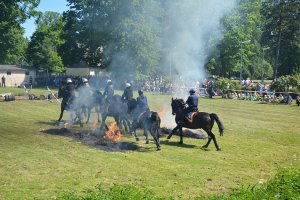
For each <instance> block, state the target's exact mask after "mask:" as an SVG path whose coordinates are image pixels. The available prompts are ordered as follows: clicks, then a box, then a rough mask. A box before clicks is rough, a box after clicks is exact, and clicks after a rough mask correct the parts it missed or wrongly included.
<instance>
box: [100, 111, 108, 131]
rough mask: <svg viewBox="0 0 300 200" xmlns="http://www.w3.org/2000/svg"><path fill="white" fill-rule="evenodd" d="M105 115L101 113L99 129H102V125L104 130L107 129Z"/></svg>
mask: <svg viewBox="0 0 300 200" xmlns="http://www.w3.org/2000/svg"><path fill="white" fill-rule="evenodd" d="M106 117H107V116H106V115H105V114H102V123H101V126H100V129H102V128H103V127H105V128H106V130H108V127H107V125H106V123H105V120H106Z"/></svg>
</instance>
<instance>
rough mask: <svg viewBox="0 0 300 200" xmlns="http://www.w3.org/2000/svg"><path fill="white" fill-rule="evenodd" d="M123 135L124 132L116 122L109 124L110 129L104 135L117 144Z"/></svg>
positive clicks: (104, 138)
mask: <svg viewBox="0 0 300 200" xmlns="http://www.w3.org/2000/svg"><path fill="white" fill-rule="evenodd" d="M121 137H122V133H121V131H120V130H119V128H118V126H117V124H116V122H114V123H112V124H110V125H109V127H108V130H107V131H106V132H105V134H104V136H103V140H106V141H111V142H113V143H115V144H117V143H118V142H119V141H120V140H121Z"/></svg>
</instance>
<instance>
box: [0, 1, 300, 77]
mask: <svg viewBox="0 0 300 200" xmlns="http://www.w3.org/2000/svg"><path fill="white" fill-rule="evenodd" d="M68 3H69V5H70V9H69V10H68V11H66V12H64V13H63V14H59V13H55V12H45V13H41V12H37V11H35V8H36V7H37V5H38V4H39V0H10V1H2V2H1V3H0V10H1V12H0V19H1V21H0V33H1V34H0V63H2V64H21V63H22V64H29V65H33V66H35V67H37V69H39V70H40V71H44V72H49V73H61V72H64V70H65V67H70V66H80V65H82V66H90V67H99V68H101V69H103V70H107V71H113V72H114V73H116V74H123V73H121V72H124V71H126V72H132V73H131V75H132V76H133V78H138V79H143V78H144V77H147V76H151V75H158V74H159V75H162V74H165V75H169V71H168V70H166V69H168V67H167V66H165V65H166V62H165V58H164V56H165V55H166V52H169V51H171V50H172V48H174V45H173V44H172V43H170V42H167V41H166V40H163V38H164V37H165V35H164V34H165V32H166V31H170V30H171V31H172V29H174V30H173V31H176V29H175V28H174V27H175V26H174V27H172V24H174V22H176V18H170V16H174V13H175V14H176V10H174V9H170V5H172V4H179V3H180V4H181V5H180V6H184V5H182V4H184V3H182V2H180V1H174V0H139V1H136V0H123V1H113V0H101V1H100V0H68ZM203 6H205V1H203ZM172 8H173V7H172ZM170 12H173V14H172V15H170ZM180 15H181V13H178V15H177V17H178V18H180V17H181V16H180ZM175 16H176V15H175ZM199 16H200V14H199ZM30 17H35V18H36V24H37V29H36V31H35V32H34V33H33V35H32V36H31V38H30V39H26V38H24V37H23V33H24V30H23V28H22V27H21V24H22V23H24V21H25V20H26V19H27V18H30ZM202 20H210V19H202ZM170 21H172V23H170ZM219 23H220V25H221V26H220V27H221V33H222V37H221V38H220V37H219V35H218V34H210V35H208V37H207V38H206V43H205V48H207V52H209V53H207V55H205V64H204V67H205V70H206V71H207V72H208V74H211V75H218V76H222V77H227V78H231V77H237V78H238V77H240V76H241V77H242V78H247V77H250V78H251V79H264V78H267V77H273V78H277V77H279V76H282V75H292V74H296V73H299V72H300V0H264V1H262V0H252V1H248V0H237V1H236V2H235V6H234V8H232V10H231V11H230V12H227V13H226V14H225V15H224V16H222V17H221V19H220V22H219ZM175 24H176V23H175ZM218 31H220V30H218ZM195 37H197V36H195ZM195 53H197V52H195ZM183 67H184V66H183ZM173 73H174V74H176V72H173ZM126 76H128V73H127V74H126Z"/></svg>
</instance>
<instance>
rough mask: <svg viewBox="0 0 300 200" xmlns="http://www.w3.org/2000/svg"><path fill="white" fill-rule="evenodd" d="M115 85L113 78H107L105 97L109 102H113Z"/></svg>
mask: <svg viewBox="0 0 300 200" xmlns="http://www.w3.org/2000/svg"><path fill="white" fill-rule="evenodd" d="M114 93H115V92H114V86H113V83H112V81H111V80H107V83H106V87H105V89H104V93H103V95H104V97H105V99H106V102H107V103H112V100H113V97H114Z"/></svg>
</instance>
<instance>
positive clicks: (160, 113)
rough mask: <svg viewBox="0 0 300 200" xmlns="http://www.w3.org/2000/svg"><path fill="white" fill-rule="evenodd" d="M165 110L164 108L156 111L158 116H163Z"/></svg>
mask: <svg viewBox="0 0 300 200" xmlns="http://www.w3.org/2000/svg"><path fill="white" fill-rule="evenodd" d="M166 112H167V111H166V110H165V109H162V110H160V111H158V112H157V113H158V116H159V117H160V118H163V116H165V114H166Z"/></svg>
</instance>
